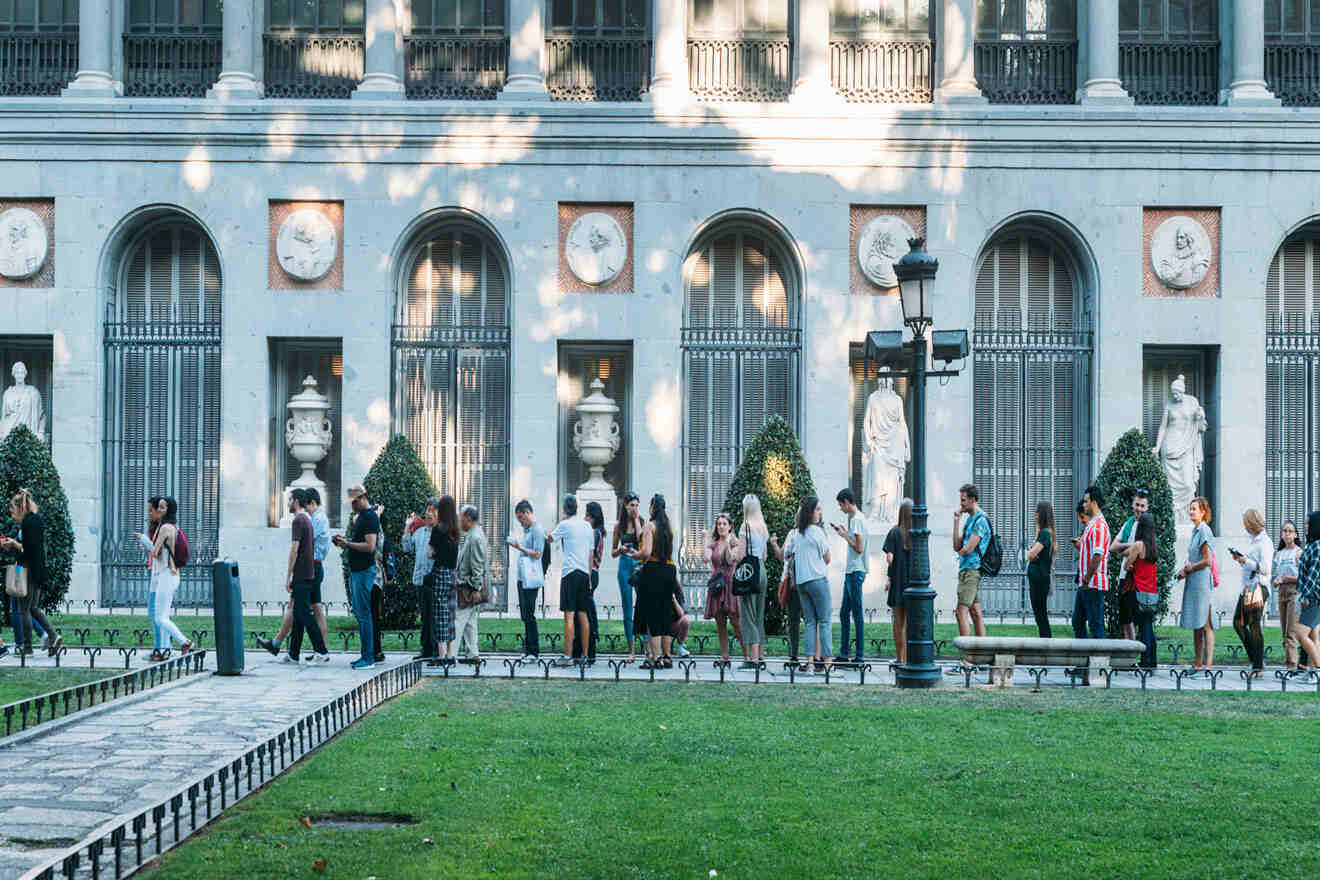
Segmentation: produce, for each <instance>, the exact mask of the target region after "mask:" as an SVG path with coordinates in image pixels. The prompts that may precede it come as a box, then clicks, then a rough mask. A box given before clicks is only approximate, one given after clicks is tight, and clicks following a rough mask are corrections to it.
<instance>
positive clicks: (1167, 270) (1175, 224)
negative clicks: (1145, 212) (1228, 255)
mask: <svg viewBox="0 0 1320 880" xmlns="http://www.w3.org/2000/svg"><path fill="white" fill-rule="evenodd" d="M1210 258H1211V250H1210V235H1209V234H1208V233H1207V232H1206V231H1205V227H1204V226H1202V225H1201V224H1200V222H1199V221H1197V220H1195V219H1194V218H1192V217H1188V216H1186V215H1183V214H1180V215H1177V216H1174V217H1170V218H1169V219H1168V220H1165V221H1164V222H1163V223H1161V224H1160V225H1159V227H1158V228H1157V229H1156V230H1155V234H1154V235H1153V236H1151V240H1150V265H1151V269H1152V270H1153V271H1154V272H1155V277H1156V278H1158V279H1159V280H1160V282H1161V283H1162V284H1164V285H1165V286H1167V287H1171V288H1173V289H1175V290H1187V289H1188V288H1192V287H1195V286H1196V285H1198V284H1200V283H1201V281H1202V280H1203V279H1204V278H1205V276H1206V273H1208V272H1209V271H1210Z"/></svg>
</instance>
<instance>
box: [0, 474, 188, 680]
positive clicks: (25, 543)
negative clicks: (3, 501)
mask: <svg viewBox="0 0 1320 880" xmlns="http://www.w3.org/2000/svg"><path fill="white" fill-rule="evenodd" d="M9 515H10V517H11V518H12V519H13V520H14V522H16V523H18V540H17V541H15V540H14V539H13V538H11V537H9V536H8V535H0V547H3V548H4V549H6V550H8V551H10V552H11V553H17V554H18V565H19V566H20V567H21V568H23V569H25V570H26V571H27V595H26V596H24V597H23V599H22V601H21V602H20V608H19V610H20V613H21V614H22V615H23V619H24V622H25V624H26V626H25V627H24V629H23V632H24V638H25V641H24V643H23V645H21V646H20V647H21V649H22V651H23V653H25V654H31V653H32V626H33V623H34V622H35V623H39V624H41V628H42V629H44V630H45V631H46V632H47V633H51V634H52V635H51V636H50V643H49V644H48V646H47V648H46V652H47V653H48V654H50V656H52V657H54V656H55V654H56V652H57V651H59V649H60V647H61V646H62V645H63V644H64V640H63V639H62V638H61V637H60V634H59V633H58V632H56V631H55V627H54V626H53V625H51V622H50V621H49V620H47V619H46V612H44V611H42V610H41V592H42V589H43V588H44V587H45V584H46V525H45V523H44V522H42V519H41V515H40V514H38V513H37V502H36V501H34V500H33V499H32V492H30V491H29V490H27V489H19V490H18V492H17V493H16V494H15V495H14V497H13V498H11V499H10V500H9ZM176 577H177V575H176Z"/></svg>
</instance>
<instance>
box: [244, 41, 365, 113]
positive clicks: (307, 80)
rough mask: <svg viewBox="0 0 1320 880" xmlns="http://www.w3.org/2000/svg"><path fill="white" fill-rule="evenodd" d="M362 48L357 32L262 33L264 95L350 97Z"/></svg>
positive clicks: (358, 75)
mask: <svg viewBox="0 0 1320 880" xmlns="http://www.w3.org/2000/svg"><path fill="white" fill-rule="evenodd" d="M366 51H367V49H366V38H365V37H363V36H362V35H361V34H266V36H265V76H264V82H265V85H266V97H268V98H348V97H351V96H352V94H353V90H354V89H355V88H357V85H358V83H360V82H362V71H363V67H364V65H365V63H366Z"/></svg>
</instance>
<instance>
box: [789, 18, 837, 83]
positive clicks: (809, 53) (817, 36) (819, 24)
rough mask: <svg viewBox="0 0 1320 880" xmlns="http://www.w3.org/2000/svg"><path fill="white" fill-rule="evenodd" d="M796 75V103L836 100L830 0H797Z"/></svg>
mask: <svg viewBox="0 0 1320 880" xmlns="http://www.w3.org/2000/svg"><path fill="white" fill-rule="evenodd" d="M797 11H798V14H797V16H796V17H797V40H796V41H795V45H794V47H793V48H794V51H795V52H796V53H797V79H796V80H795V81H794V82H793V96H792V98H791V100H792V101H793V103H809V104H819V103H820V102H821V101H832V100H834V89H833V88H831V87H830V7H829V3H828V2H827V0H798V10H797Z"/></svg>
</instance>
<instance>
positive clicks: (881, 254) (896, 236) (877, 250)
mask: <svg viewBox="0 0 1320 880" xmlns="http://www.w3.org/2000/svg"><path fill="white" fill-rule="evenodd" d="M915 235H916V233H915V232H913V230H912V227H911V226H910V225H908V223H907V221H906V220H904V219H903V218H902V217H898V216H896V215H894V214H882V215H880V216H879V217H876V218H875V219H873V220H871V222H869V223H867V224H866V226H865V227H863V228H862V234H861V237H860V238H859V239H858V240H857V265H858V267H859V268H860V269H861V270H862V274H863V275H865V276H866V277H867V278H868V279H869V280H870V281H871V282H872V283H873V284H875V285H877V286H879V287H882V288H885V289H886V290H889V289H891V288H894V287H897V286H898V277H897V276H896V275H895V274H894V263H895V262H897V261H898V260H899V259H900V258H902V256H903V255H904V254H906V253H907V252H908V239H910V238H913V237H915Z"/></svg>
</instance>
